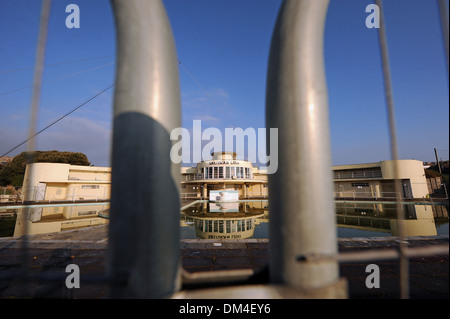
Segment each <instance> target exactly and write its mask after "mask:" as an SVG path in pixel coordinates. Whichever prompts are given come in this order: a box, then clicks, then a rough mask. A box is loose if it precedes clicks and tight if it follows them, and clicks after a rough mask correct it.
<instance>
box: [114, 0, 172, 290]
mask: <svg viewBox="0 0 450 319" xmlns="http://www.w3.org/2000/svg"><path fill="white" fill-rule="evenodd" d="M111 3H112V7H113V10H114V15H115V25H116V33H117V50H118V52H117V55H118V57H117V70H116V90H115V96H114V123H113V146H112V186H111V212H110V218H111V220H110V226H109V241H110V244H109V245H110V246H109V256H108V258H109V259H108V260H109V261H108V273H109V275H111V276H112V277H113V278H115V279H118V280H123V281H124V286H123V285H112V286H111V287H110V297H113V298H163V297H167V296H170V295H171V294H172V293H173V292H175V291H176V290H177V289H178V285H179V278H180V277H179V265H180V263H179V259H180V251H179V245H180V242H179V241H180V239H179V238H180V235H179V209H180V202H179V201H180V199H179V198H180V196H179V193H180V189H179V188H180V186H179V176H180V167H179V165H176V164H173V163H172V162H171V160H170V149H171V146H172V143H171V140H170V132H171V130H172V129H174V128H176V127H180V126H181V116H180V88H179V79H178V65H177V57H176V50H175V43H174V39H173V34H172V30H171V26H170V23H169V20H168V17H167V14H166V11H165V8H164V6H163V4H162V2H161V1H160V0H152V1H147V0H131V1H130V0H112V1H111Z"/></svg>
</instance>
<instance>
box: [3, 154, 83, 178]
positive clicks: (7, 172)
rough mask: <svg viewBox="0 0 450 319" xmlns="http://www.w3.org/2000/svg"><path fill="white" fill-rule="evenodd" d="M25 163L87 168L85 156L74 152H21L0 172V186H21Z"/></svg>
mask: <svg viewBox="0 0 450 319" xmlns="http://www.w3.org/2000/svg"><path fill="white" fill-rule="evenodd" d="M27 163H65V164H71V165H82V166H89V165H91V163H90V162H89V160H88V158H87V156H86V155H85V154H83V153H76V152H59V151H34V152H30V153H29V154H28V153H27V152H22V153H20V154H19V155H17V156H15V157H14V158H13V160H12V161H11V162H9V163H7V164H6V165H5V166H4V167H3V168H2V169H1V170H0V185H2V186H7V185H13V186H16V187H17V186H22V184H23V178H24V176H25V168H26V166H27Z"/></svg>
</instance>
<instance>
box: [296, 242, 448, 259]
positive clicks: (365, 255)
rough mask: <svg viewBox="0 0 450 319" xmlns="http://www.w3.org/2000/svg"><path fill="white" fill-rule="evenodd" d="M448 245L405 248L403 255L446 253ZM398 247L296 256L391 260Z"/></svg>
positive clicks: (396, 254) (409, 256)
mask: <svg viewBox="0 0 450 319" xmlns="http://www.w3.org/2000/svg"><path fill="white" fill-rule="evenodd" d="M448 254H449V245H435V246H432V247H416V248H406V249H405V253H404V256H405V257H406V258H416V257H429V256H435V255H448ZM399 258H400V252H399V250H398V249H366V250H364V251H357V252H342V253H339V254H338V255H334V256H333V255H328V256H327V255H306V256H305V255H302V256H298V257H297V261H299V262H306V263H308V262H322V261H330V260H335V261H338V262H340V263H343V262H355V261H373V260H391V259H399Z"/></svg>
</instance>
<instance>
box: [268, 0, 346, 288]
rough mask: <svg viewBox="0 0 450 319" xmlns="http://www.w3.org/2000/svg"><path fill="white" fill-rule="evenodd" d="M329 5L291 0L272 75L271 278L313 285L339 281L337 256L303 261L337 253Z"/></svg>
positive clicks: (282, 15) (273, 53) (281, 22)
mask: <svg viewBox="0 0 450 319" xmlns="http://www.w3.org/2000/svg"><path fill="white" fill-rule="evenodd" d="M328 3H329V1H328V0H286V1H284V2H283V4H282V7H281V9H280V12H279V15H278V18H277V22H276V26H275V29H274V33H273V36H272V43H271V49H270V57H269V68H268V79H267V92H266V126H267V128H278V136H279V142H278V154H279V156H278V159H279V161H278V170H277V172H276V173H275V174H272V175H269V203H270V205H269V209H270V223H269V224H270V226H269V227H270V277H271V282H272V283H275V284H283V285H288V286H294V287H297V288H301V289H305V290H307V289H314V288H321V287H326V286H329V285H333V284H334V283H336V282H337V281H338V280H339V271H338V263H337V261H336V260H327V261H324V260H320V261H307V262H300V261H299V260H302V256H312V255H336V253H337V236H336V232H337V231H336V216H335V211H334V204H333V179H332V166H331V149H330V137H329V123H328V96H327V87H326V79H325V69H324V60H323V59H324V58H323V35H324V26H325V18H326V13H327V8H328ZM267 140H269V138H268V137H267ZM268 148H269V145H268ZM269 152H271V150H270V149H269ZM303 259H304V258H303Z"/></svg>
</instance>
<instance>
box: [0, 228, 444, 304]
mask: <svg viewBox="0 0 450 319" xmlns="http://www.w3.org/2000/svg"><path fill="white" fill-rule="evenodd" d="M28 239H29V255H28V262H29V265H30V270H29V275H30V276H29V278H28V280H29V281H28V283H29V284H28V285H27V288H26V290H23V289H22V288H21V287H22V286H21V285H20V281H19V279H17V278H11V276H10V273H11V272H14V271H18V270H19V269H20V265H21V260H22V259H21V255H22V250H21V241H20V240H17V239H16V238H0V298H3V299H5V298H6V299H7V298H21V297H32V298H89V299H98V298H104V297H106V283H105V282H104V279H105V267H106V249H107V225H102V226H95V227H92V228H83V229H78V230H71V231H64V232H60V233H52V234H42V235H31V236H28ZM448 242H449V237H448V236H430V237H410V238H408V246H409V247H413V248H415V247H417V248H419V247H435V246H437V245H448ZM338 247H339V252H351V251H357V250H364V251H367V250H370V249H386V248H391V249H392V248H394V249H396V248H397V247H398V239H397V238H395V237H372V238H345V239H339V240H338ZM268 260H269V248H268V240H266V239H247V240H200V239H198V240H197V239H194V240H182V241H181V261H182V265H183V268H184V269H185V270H186V271H187V272H189V273H198V272H214V271H220V270H233V269H253V270H254V271H255V272H256V273H259V274H260V275H259V276H258V281H259V282H260V283H267V280H268V277H267V271H265V269H266V267H267V264H268ZM369 263H375V264H377V265H378V266H379V268H380V284H381V287H380V288H372V289H368V288H367V287H366V285H365V280H366V277H367V276H368V273H366V272H365V269H366V266H367V265H368V264H369ZM68 264H77V265H78V266H79V267H80V276H81V288H79V289H67V288H66V287H65V278H66V276H68V273H66V272H65V268H66V266H67V265H68ZM448 270H449V268H448V253H447V254H444V255H431V256H427V257H414V258H412V259H410V263H409V271H410V273H409V278H410V297H411V298H418V299H419V298H427V299H435V298H436V299H444V298H445V299H447V298H448V297H449V289H448V288H449V287H448V286H449V281H448ZM340 275H341V277H343V278H345V279H346V280H347V282H348V296H349V298H350V299H353V298H370V299H392V298H398V297H399V274H398V262H397V260H383V261H379V260H377V261H370V262H341V263H340ZM32 276H44V277H45V278H47V279H51V280H39V279H36V278H35V279H36V280H33V279H32ZM98 279H103V281H100V282H96V281H95V280H98ZM184 288H185V289H190V286H188V285H185V286H184ZM23 291H26V294H25V295H23V294H22V293H23ZM249 298H252V296H249Z"/></svg>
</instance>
